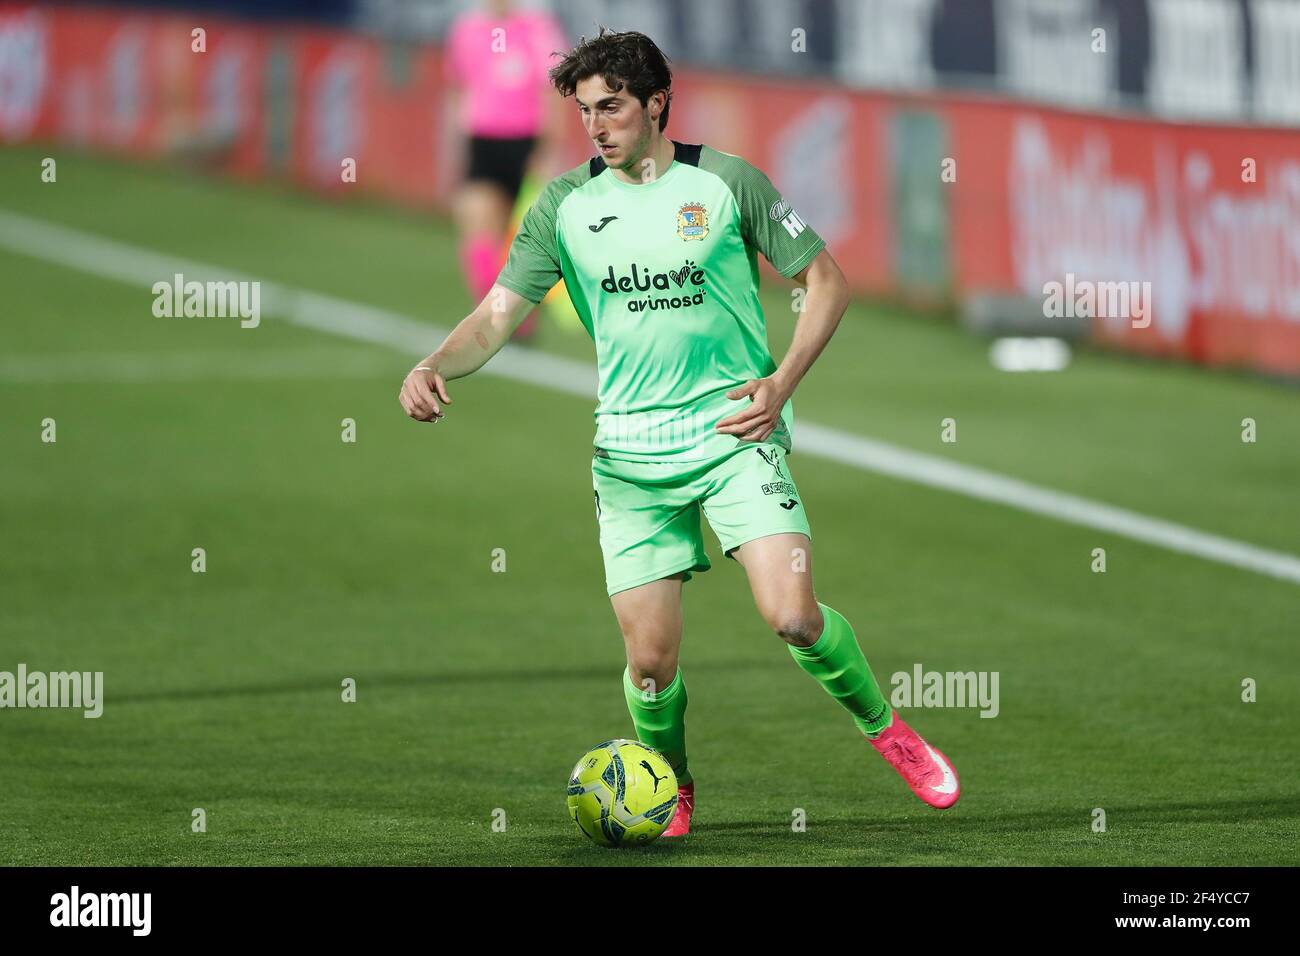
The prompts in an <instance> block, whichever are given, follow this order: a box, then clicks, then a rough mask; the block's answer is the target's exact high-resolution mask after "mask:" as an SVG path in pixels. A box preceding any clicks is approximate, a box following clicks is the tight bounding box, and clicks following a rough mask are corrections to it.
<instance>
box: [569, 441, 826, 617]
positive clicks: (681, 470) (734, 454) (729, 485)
mask: <svg viewBox="0 0 1300 956" xmlns="http://www.w3.org/2000/svg"><path fill="white" fill-rule="evenodd" d="M591 476H592V484H593V488H594V492H595V496H596V520H597V522H598V523H599V525H600V550H601V552H602V553H603V554H604V557H605V585H606V589H607V590H608V592H609V593H610V594H617V593H618V592H619V591H626V590H627V589H628V588H634V587H637V586H638V585H641V584H646V583H647V582H650V581H657V580H658V579H659V578H664V577H668V576H669V575H673V574H677V573H679V572H682V571H685V572H686V580H687V581H689V580H690V579H691V572H694V571H707V570H709V568H710V567H711V566H712V565H711V564H710V563H709V559H708V556H707V555H706V554H705V553H704V538H703V536H702V535H701V533H700V509H703V510H704V516H705V517H706V518H708V519H709V525H710V527H712V528H713V533H714V535H715V536H716V537H717V539H718V543H719V544H720V545H721V546H722V551H723V553H724V554H726V555H727V557H731V552H732V551H733V550H734V549H736V548H738V547H740V546H741V545H742V544H744V543H745V542H747V541H753V540H754V539H755V538H762V537H765V536H766V535H769V534H784V533H786V532H798V533H800V534H805V535H807V536H808V538H809V540H811V539H812V532H811V531H810V530H809V528H808V516H807V515H806V514H805V513H804V507H803V502H802V501H800V499H799V492H798V490H797V489H796V488H795V485H794V479H793V478H792V477H791V475H790V471H789V468H788V467H787V464H786V461H785V449H784V448H782V447H781V446H780V445H776V444H772V443H770V442H757V443H750V444H747V445H744V446H742V447H740V448H737V449H736V450H734V451H730V452H728V453H727V454H726V455H723V456H722V457H720V458H715V459H713V460H711V461H698V462H687V463H678V462H632V461H623V460H618V459H612V458H605V457H602V456H599V455H598V456H597V457H594V458H592V460H591Z"/></svg>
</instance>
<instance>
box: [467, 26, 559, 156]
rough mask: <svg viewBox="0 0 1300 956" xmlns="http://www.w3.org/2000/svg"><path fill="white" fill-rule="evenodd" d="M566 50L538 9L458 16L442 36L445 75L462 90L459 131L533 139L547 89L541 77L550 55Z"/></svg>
mask: <svg viewBox="0 0 1300 956" xmlns="http://www.w3.org/2000/svg"><path fill="white" fill-rule="evenodd" d="M493 31H501V32H498V33H495V34H494V32H493ZM568 46H569V45H568V43H566V42H565V40H564V33H563V31H562V30H561V29H560V25H559V23H558V22H557V21H556V20H555V18H554V17H552V16H551V15H550V14H549V13H544V12H541V11H538V10H520V11H516V12H514V13H511V14H510V15H509V16H506V17H503V18H497V17H494V16H492V15H491V14H489V13H485V12H483V11H478V10H475V11H471V12H469V13H464V14H462V15H461V16H460V17H458V18H457V19H456V22H455V23H454V24H452V28H451V31H450V33H449V34H448V35H447V46H446V52H447V60H446V66H445V73H444V76H445V79H446V81H447V83H448V84H449V85H452V86H459V87H462V88H463V89H464V94H465V95H464V102H463V107H462V112H461V116H460V123H461V126H462V128H463V129H465V130H466V131H467V132H468V133H469V134H470V135H471V136H489V137H494V138H498V139H501V138H506V137H519V136H535V135H537V133H538V131H539V130H540V128H541V125H542V116H543V99H542V97H543V96H545V95H547V91H548V90H549V89H550V80H549V79H548V78H547V76H546V73H547V70H549V69H550V68H551V67H552V66H554V65H555V63H556V62H558V58H556V59H552V58H551V53H553V52H555V51H557V50H567V49H568ZM503 47H504V48H503Z"/></svg>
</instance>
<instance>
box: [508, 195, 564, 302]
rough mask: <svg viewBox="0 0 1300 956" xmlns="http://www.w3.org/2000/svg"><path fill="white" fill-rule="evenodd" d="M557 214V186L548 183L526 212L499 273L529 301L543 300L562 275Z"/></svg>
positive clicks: (511, 287)
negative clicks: (557, 237) (556, 229)
mask: <svg viewBox="0 0 1300 956" xmlns="http://www.w3.org/2000/svg"><path fill="white" fill-rule="evenodd" d="M555 218H556V202H555V189H554V188H553V186H551V185H548V186H547V188H546V189H544V190H542V194H541V195H540V196H538V197H537V201H536V202H534V203H533V204H532V205H531V206H529V207H528V212H526V213H524V219H523V222H522V223H520V226H519V231H518V232H516V233H515V238H514V240H513V241H511V243H510V252H509V254H508V255H507V256H506V264H505V266H504V267H503V268H502V269H501V272H500V274H499V275H498V276H497V282H498V283H500V284H501V285H503V286H505V287H506V288H507V289H511V290H513V291H514V292H518V293H519V294H520V295H522V296H523V297H524V298H525V299H527V300H528V301H529V302H541V301H542V299H544V298H546V293H548V292H550V291H551V287H552V286H554V285H555V283H557V282H559V281H560V278H561V271H560V249H559V243H558V240H557V239H556V234H555Z"/></svg>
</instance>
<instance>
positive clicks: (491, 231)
mask: <svg viewBox="0 0 1300 956" xmlns="http://www.w3.org/2000/svg"><path fill="white" fill-rule="evenodd" d="M521 6H522V5H521V4H517V3H515V2H513V0H486V2H483V3H480V4H479V6H478V9H472V10H468V11H466V12H465V13H462V14H461V15H460V16H459V17H457V18H456V20H455V21H454V22H453V24H452V26H451V30H450V31H449V33H448V35H447V43H446V57H447V59H446V64H445V67H444V74H443V75H444V78H445V79H446V82H447V84H448V87H449V95H450V100H451V103H452V107H453V109H455V110H456V115H457V125H458V127H459V129H460V130H461V131H462V132H463V133H464V134H465V136H466V148H467V150H468V156H467V168H466V173H465V182H464V183H463V185H462V188H461V190H460V194H459V196H458V197H457V199H456V203H455V210H454V211H455V216H456V227H457V229H458V230H459V232H460V260H461V266H462V269H463V271H464V274H465V278H466V280H467V282H468V283H469V289H470V293H471V294H472V295H473V296H474V301H475V302H476V303H477V302H480V301H482V299H483V297H484V296H486V295H487V293H488V290H489V289H491V288H492V283H493V282H495V281H496V277H497V273H498V272H499V271H500V270H501V266H502V265H503V263H504V260H505V256H504V250H505V241H506V238H507V236H508V233H509V229H510V215H511V212H512V210H513V208H514V204H515V200H516V197H517V196H518V195H519V188H520V185H521V184H522V183H523V181H524V177H525V175H527V173H528V172H529V170H530V169H531V170H534V171H535V172H536V173H537V175H539V176H541V177H542V178H543V179H548V178H550V174H549V173H548V170H549V168H550V167H551V166H553V165H554V159H553V157H552V155H551V150H552V145H551V131H552V130H554V129H555V127H556V123H555V111H556V105H555V103H556V102H557V101H558V98H557V97H555V96H553V95H551V86H550V80H549V78H548V76H547V71H548V70H549V69H550V67H551V66H552V63H551V54H552V53H554V52H556V51H560V52H563V51H564V50H565V49H566V48H567V46H568V44H567V43H566V41H565V39H564V31H563V29H562V28H561V26H560V24H559V21H558V20H556V19H555V17H554V16H553V15H552V14H551V13H549V12H547V11H545V10H541V9H533V8H531V7H532V5H530V9H520V7H521ZM533 322H534V317H533V316H530V317H529V318H528V319H527V320H526V321H525V322H524V323H523V324H522V325H520V327H519V329H518V330H517V331H516V332H515V337H516V338H523V337H527V336H529V335H531V334H532V329H533Z"/></svg>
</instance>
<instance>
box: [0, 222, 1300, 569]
mask: <svg viewBox="0 0 1300 956" xmlns="http://www.w3.org/2000/svg"><path fill="white" fill-rule="evenodd" d="M0 248H6V249H9V250H10V251H12V252H16V253H19V254H21V255H25V256H30V257H32V258H36V259H42V260H44V261H46V262H54V263H57V264H59V265H63V266H67V267H68V268H71V269H75V270H77V271H80V272H88V273H91V274H92V275H97V276H101V277H103V278H106V279H112V280H115V281H118V282H124V283H127V284H133V285H138V286H140V289H141V308H142V309H144V308H146V307H148V306H149V305H150V304H151V302H152V293H151V292H150V289H151V287H152V285H153V283H155V282H158V281H170V279H171V277H172V275H173V274H175V273H177V272H180V273H183V274H184V276H185V278H186V281H191V280H197V281H200V282H205V281H208V280H220V281H231V280H233V281H237V282H241V281H254V280H255V277H254V276H250V275H247V274H244V273H240V272H237V271H235V270H231V269H224V268H221V267H218V266H213V265H210V264H207V263H202V262H196V261H194V260H190V259H182V258H178V257H176V256H169V255H164V254H162V253H158V252H153V251H151V250H148V249H143V248H141V247H139V246H133V245H129V244H127V243H124V242H119V241H117V240H113V239H104V238H101V237H98V236H94V235H91V234H89V233H85V232H81V231H79V230H75V229H71V228H68V227H65V226H59V225H55V224H53V223H49V222H45V221H43V220H39V219H32V218H29V217H27V216H22V215H19V214H17V213H12V212H7V211H3V210H0ZM258 281H261V285H262V299H261V301H262V311H263V313H265V314H267V315H275V316H279V317H281V318H283V319H286V320H287V321H289V322H291V323H293V324H294V325H300V326H303V327H304V328H309V329H314V330H316V331H318V332H324V333H327V334H330V335H337V336H342V337H344V338H349V339H355V340H359V341H363V342H370V343H373V344H376V345H386V346H391V347H392V348H394V349H398V350H400V351H402V352H404V353H406V354H407V355H409V356H412V357H413V358H418V357H420V356H422V355H426V354H428V352H429V351H430V349H431V348H432V345H431V343H432V344H433V345H436V344H437V342H438V341H440V340H441V339H442V338H443V337H444V336H445V335H446V334H447V330H446V329H444V328H440V327H438V326H433V325H429V324H426V323H424V322H419V321H416V320H415V319H412V318H410V317H408V316H405V315H401V314H398V313H396V312H390V311H388V310H387V309H381V308H377V307H375V306H370V305H364V304H362V303H358V302H349V301H347V300H346V299H339V298H335V297H334V296H329V295H323V294H321V293H318V292H311V291H308V290H306V289H295V288H292V287H290V286H285V285H280V284H278V283H274V282H267V281H265V280H258ZM239 334H241V335H242V334H246V333H245V332H244V331H242V330H241V332H240V333H239ZM481 371H482V372H485V373H487V374H489V375H499V376H502V377H504V378H509V379H513V380H515V381H519V382H526V383H528V384H530V385H537V386H540V387H542V388H547V389H551V390H553V391H558V392H566V393H568V394H571V395H576V396H579V397H582V398H586V399H590V400H594V399H595V395H596V370H595V367H594V366H592V365H591V364H590V363H587V362H579V361H575V360H573V359H567V358H563V357H561V356H556V355H547V354H545V353H541V352H536V351H533V350H531V349H525V348H519V347H517V346H514V345H507V346H506V347H505V348H503V349H502V350H501V351H500V352H498V353H497V354H496V356H495V357H494V358H493V359H492V360H491V361H490V362H489V363H488V364H487V365H485V366H484V367H483V368H482V369H481ZM394 394H396V385H394ZM795 430H796V434H797V437H798V446H797V447H798V451H799V452H800V453H804V454H809V455H815V456H818V457H821V458H826V459H828V460H831V461H835V462H839V463H840V464H845V465H851V466H853V467H856V468H861V469H863V470H865V471H873V472H876V473H878V474H882V475H888V476H890V477H893V478H900V479H903V480H904V481H912V482H916V483H917V484H922V485H926V486H928V487H931V488H938V489H941V490H943V491H951V492H955V493H957V494H962V495H966V496H967V497H971V498H977V499H979V500H981V501H988V502H992V503H994V504H1000V505H1007V506H1009V507H1012V508H1017V509H1019V510H1021V511H1027V512H1030V513H1031V514H1038V515H1043V516H1044V517H1048V518H1055V519H1056V520H1058V521H1065V522H1068V523H1070V524H1075V525H1081V526H1083V527H1086V528H1095V529H1097V530H1099V531H1105V532H1107V533H1110V534H1116V535H1120V536H1121V537H1125V538H1130V539H1132V540H1134V541H1140V542H1142V543H1144V544H1150V545H1155V546H1156V547H1160V548H1165V549H1167V550H1169V551H1175V552H1178V553H1179V554H1189V555H1194V556H1196V557H1199V558H1204V559H1206V560H1208V561H1216V562H1218V563H1220V564H1227V565H1231V566H1233V567H1237V568H1243V569H1245V570H1247V571H1255V572H1257V573H1259V574H1264V575H1269V576H1271V577H1275V578H1281V579H1282V580H1285V581H1292V582H1294V583H1297V584H1300V557H1296V556H1295V555H1291V554H1286V553H1285V552H1281V551H1272V550H1269V549H1267V548H1261V547H1257V546H1256V545H1253V544H1247V543H1246V542H1244V541H1234V540H1233V539H1231V538H1224V537H1221V536H1219V535H1215V534H1209V533H1208V532H1204V531H1198V530H1196V529H1195V528H1189V527H1187V526H1186V525H1180V524H1176V523H1174V522H1172V521H1164V520H1162V519H1160V518H1151V517H1148V516H1146V515H1143V514H1140V513H1138V512H1135V511H1129V510H1127V509H1125V508H1117V507H1114V506H1112V505H1107V504H1103V503H1101V502H1098V501H1091V500H1089V499H1087V498H1081V497H1078V496H1076V495H1070V494H1066V493H1064V492H1060V491H1053V490H1051V489H1050V488H1044V487H1042V486H1039V485H1034V484H1030V483H1029V482H1026V481H1021V480H1019V479H1017V478H1011V477H1008V476H1006V475H1000V474H998V473H996V472H992V471H987V470H985V469H983V468H976V467H974V466H972V465H963V464H959V463H957V462H952V461H948V460H946V459H943V458H939V457H937V456H935V455H928V454H925V453H923V452H917V451H911V450H909V449H906V448H902V447H900V446H898V445H891V444H888V443H886V442H882V441H877V440H875V439H872V438H864V437H861V436H859V435H854V434H851V433H849V432H844V431H840V430H838V429H833V428H827V427H825V426H822V425H816V424H813V423H812V422H808V421H806V420H805V421H799V422H797V423H796V425H795Z"/></svg>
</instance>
